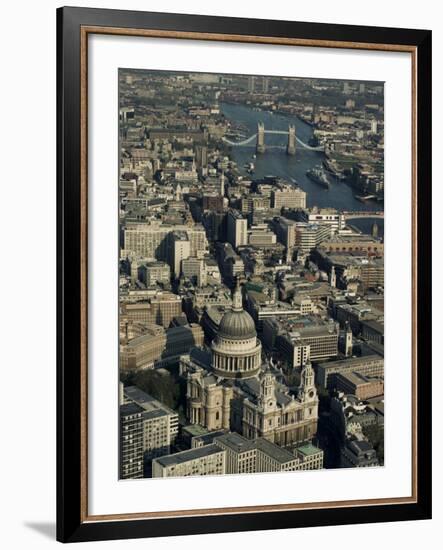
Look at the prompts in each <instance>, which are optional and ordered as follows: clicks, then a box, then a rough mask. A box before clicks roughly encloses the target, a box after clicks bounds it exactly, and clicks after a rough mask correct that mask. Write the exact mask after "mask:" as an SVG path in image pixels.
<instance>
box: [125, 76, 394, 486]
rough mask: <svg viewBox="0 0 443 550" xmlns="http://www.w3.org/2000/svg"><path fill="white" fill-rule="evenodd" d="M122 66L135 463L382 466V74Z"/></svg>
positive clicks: (185, 472) (174, 472) (147, 473)
mask: <svg viewBox="0 0 443 550" xmlns="http://www.w3.org/2000/svg"><path fill="white" fill-rule="evenodd" d="M118 78H119V106H118V107H119V141H120V143H119V145H120V147H119V170H120V174H119V212H118V215H119V227H120V250H119V259H118V262H119V265H118V269H119V308H120V311H119V332H120V351H119V378H120V382H119V384H120V390H119V403H120V428H119V429H120V432H119V433H120V457H119V461H120V462H119V464H120V467H119V469H120V479H136V478H143V477H147V478H150V477H153V478H161V477H171V476H178V477H183V476H195V475H223V474H248V473H261V472H263V473H265V472H287V471H297V470H317V469H323V468H329V469H336V468H362V467H380V466H383V464H384V359H383V357H384V350H383V348H384V313H383V312H384V248H383V241H384V85H383V82H373V81H347V80H326V79H318V78H303V77H300V78H292V77H291V78H288V77H284V76H281V77H275V76H263V75H237V74H210V73H187V72H168V71H150V70H135V69H120V70H119V75H118ZM116 215H117V213H116ZM116 268H117V266H116Z"/></svg>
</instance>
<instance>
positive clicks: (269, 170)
mask: <svg viewBox="0 0 443 550" xmlns="http://www.w3.org/2000/svg"><path fill="white" fill-rule="evenodd" d="M220 108H221V110H222V112H223V114H224V115H225V116H226V118H228V119H230V120H232V121H236V122H237V123H240V124H242V125H243V126H245V127H246V128H248V134H247V136H246V137H249V136H250V135H252V134H255V133H256V132H257V123H258V122H263V123H264V125H265V130H285V131H287V129H288V126H289V124H294V125H295V128H296V134H297V137H298V138H300V139H301V140H302V141H303V142H305V143H308V142H309V139H310V138H311V136H312V133H313V132H312V127H311V126H309V124H306V123H305V122H303V121H302V120H300V119H299V118H297V117H292V116H288V115H281V114H273V113H270V112H268V111H257V110H254V109H252V108H250V107H246V106H243V105H233V104H227V103H222V104H221V105H220ZM265 144H266V145H268V146H269V149H268V150H267V151H266V152H265V153H264V154H263V155H257V157H256V158H253V155H254V154H255V142H253V143H252V144H251V145H249V146H243V147H232V152H231V156H232V158H233V160H234V161H235V162H236V163H237V165H238V169H239V171H240V172H241V173H243V174H246V168H245V164H246V163H249V162H253V163H254V165H255V172H254V177H255V178H257V179H259V178H262V177H264V176H268V175H273V176H279V177H281V178H283V179H285V180H287V181H288V182H291V183H297V184H298V185H299V186H300V187H301V188H302V189H303V190H304V191H306V193H307V197H306V203H307V206H308V207H313V206H319V207H332V208H336V209H338V210H344V211H351V210H353V211H356V210H357V211H362V210H371V211H374V210H383V205H382V204H380V203H375V202H372V201H371V202H367V203H364V202H360V201H358V200H357V199H356V198H355V197H354V193H355V191H354V190H353V189H352V188H351V187H350V186H349V185H348V184H346V183H343V182H339V181H337V180H336V179H335V178H334V177H332V176H328V179H329V183H330V187H329V189H326V188H324V187H322V186H321V185H319V184H317V183H315V182H313V181H312V180H310V179H309V178H308V177H307V176H306V171H307V170H308V169H309V168H312V167H313V166H316V165H320V164H321V162H322V160H323V158H324V154H323V152H320V151H311V150H308V149H305V148H304V147H302V146H301V145H300V144H299V143H297V150H296V154H295V156H290V155H287V154H286V152H285V149H284V147H286V144H287V136H284V135H272V134H271V135H270V134H266V135H265ZM275 146H281V147H283V148H281V149H279V148H273V147H275ZM377 224H378V226H379V235H380V236H383V229H384V223H383V219H378V220H377ZM352 225H353V226H355V227H357V228H358V229H360V230H361V231H363V232H364V233H368V232H370V229H371V226H372V220H368V219H362V220H352Z"/></svg>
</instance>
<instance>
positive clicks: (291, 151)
mask: <svg viewBox="0 0 443 550" xmlns="http://www.w3.org/2000/svg"><path fill="white" fill-rule="evenodd" d="M286 153H287V154H288V155H295V126H294V125H293V124H290V125H289V128H288V146H287V147H286Z"/></svg>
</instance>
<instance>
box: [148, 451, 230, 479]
mask: <svg viewBox="0 0 443 550" xmlns="http://www.w3.org/2000/svg"><path fill="white" fill-rule="evenodd" d="M225 461H226V451H224V450H223V449H221V448H220V447H218V446H217V445H214V444H212V445H205V446H204V447H199V448H196V449H189V450H187V451H181V452H179V453H175V454H172V455H167V456H162V457H159V458H155V459H154V460H153V461H152V477H187V476H208V475H222V474H225V473H226V462H225Z"/></svg>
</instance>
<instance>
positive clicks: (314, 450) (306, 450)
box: [297, 443, 323, 456]
mask: <svg viewBox="0 0 443 550" xmlns="http://www.w3.org/2000/svg"><path fill="white" fill-rule="evenodd" d="M297 451H298V452H299V453H301V454H302V455H304V456H313V455H316V454H318V453H321V452H323V451H322V450H321V449H319V448H318V447H316V446H315V445H312V443H306V445H302V446H301V447H297Z"/></svg>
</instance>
